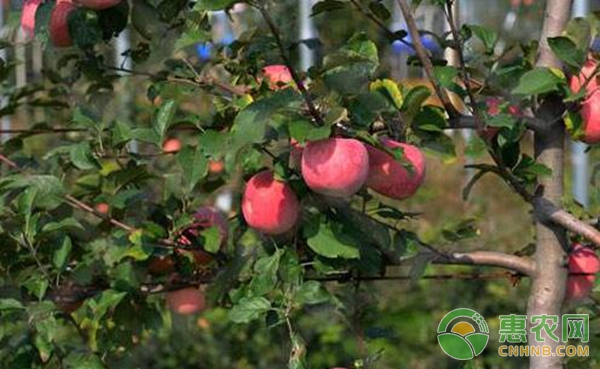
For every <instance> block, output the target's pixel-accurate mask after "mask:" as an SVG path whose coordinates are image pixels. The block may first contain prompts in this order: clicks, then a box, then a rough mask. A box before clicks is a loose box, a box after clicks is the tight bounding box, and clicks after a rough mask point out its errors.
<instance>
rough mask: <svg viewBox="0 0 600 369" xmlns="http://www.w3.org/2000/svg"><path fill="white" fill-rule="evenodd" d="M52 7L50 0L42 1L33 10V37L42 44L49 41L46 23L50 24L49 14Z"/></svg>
mask: <svg viewBox="0 0 600 369" xmlns="http://www.w3.org/2000/svg"><path fill="white" fill-rule="evenodd" d="M53 9H54V3H52V2H50V1H44V2H42V3H41V4H40V5H39V6H38V8H37V11H36V12H35V38H36V39H37V40H38V41H40V42H41V43H42V44H46V43H48V42H49V41H50V32H49V30H48V25H49V24H50V16H51V15H52V10H53Z"/></svg>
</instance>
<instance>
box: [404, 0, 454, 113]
mask: <svg viewBox="0 0 600 369" xmlns="http://www.w3.org/2000/svg"><path fill="white" fill-rule="evenodd" d="M397 1H398V5H399V6H400V10H401V11H402V15H403V16H404V20H405V21H406V27H407V28H408V33H409V34H410V37H411V39H412V42H413V45H414V48H415V52H416V54H417V56H418V57H419V60H421V63H422V64H423V69H424V70H425V74H426V75H427V78H428V79H429V81H430V82H431V85H432V86H433V89H434V90H435V93H436V95H437V96H438V98H439V99H440V101H441V102H442V105H444V109H446V112H447V113H448V115H449V116H450V118H452V117H455V116H457V115H458V113H457V111H456V108H455V107H454V105H452V101H451V100H450V96H449V95H448V92H447V91H446V90H444V89H443V88H442V87H441V86H440V85H439V83H438V82H437V81H436V79H435V77H434V68H433V63H432V62H431V58H430V57H429V55H428V53H427V49H425V47H424V46H423V42H422V41H421V35H420V33H419V28H418V27H417V22H415V18H414V17H413V15H412V12H411V9H410V6H409V5H408V3H407V2H406V0H397Z"/></svg>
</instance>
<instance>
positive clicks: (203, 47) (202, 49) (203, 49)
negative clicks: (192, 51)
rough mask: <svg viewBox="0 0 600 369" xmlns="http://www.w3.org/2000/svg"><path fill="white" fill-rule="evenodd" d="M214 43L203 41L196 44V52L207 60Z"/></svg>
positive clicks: (201, 58) (202, 58)
mask: <svg viewBox="0 0 600 369" xmlns="http://www.w3.org/2000/svg"><path fill="white" fill-rule="evenodd" d="M212 49H213V45H212V42H203V43H199V44H197V45H196V52H197V53H198V57H199V58H200V60H203V61H206V60H209V59H210V54H211V53H212Z"/></svg>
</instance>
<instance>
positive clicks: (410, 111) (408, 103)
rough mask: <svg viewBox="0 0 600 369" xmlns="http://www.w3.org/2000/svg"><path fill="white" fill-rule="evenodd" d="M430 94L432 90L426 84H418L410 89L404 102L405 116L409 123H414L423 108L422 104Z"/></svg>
mask: <svg viewBox="0 0 600 369" xmlns="http://www.w3.org/2000/svg"><path fill="white" fill-rule="evenodd" d="M430 96H431V90H430V89H429V88H427V87H426V86H416V87H413V88H412V89H410V91H408V93H407V94H406V98H405V99H404V103H403V104H402V111H403V112H405V114H404V118H405V120H406V121H407V124H409V125H410V124H412V122H413V120H414V118H415V117H416V116H417V114H418V113H419V111H420V110H421V106H422V105H423V103H425V101H427V99H428V98H429V97H430Z"/></svg>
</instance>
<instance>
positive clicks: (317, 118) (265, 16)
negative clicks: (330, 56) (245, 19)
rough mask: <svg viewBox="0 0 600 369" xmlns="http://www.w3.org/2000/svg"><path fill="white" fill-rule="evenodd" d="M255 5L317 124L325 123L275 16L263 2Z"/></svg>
mask: <svg viewBox="0 0 600 369" xmlns="http://www.w3.org/2000/svg"><path fill="white" fill-rule="evenodd" d="M254 6H255V7H256V8H257V9H258V11H259V12H260V14H261V15H262V17H263V19H264V20H265V22H266V23H267V26H268V27H269V30H270V31H271V34H272V35H273V37H274V38H275V43H276V44H277V48H278V49H279V53H280V54H281V57H282V58H283V63H284V64H285V66H286V67H287V69H288V70H289V71H290V74H291V75H292V79H293V80H294V83H295V84H296V86H297V87H298V91H300V94H301V95H302V98H303V99H304V101H305V102H306V106H307V108H308V111H309V113H310V115H311V116H312V117H313V119H314V120H315V122H316V124H317V125H319V126H323V125H325V122H324V121H323V117H321V114H320V113H319V111H318V110H317V108H316V106H315V103H314V101H313V99H312V97H311V96H310V94H309V93H308V90H307V89H306V86H304V82H302V78H300V75H299V74H298V72H297V71H296V68H294V65H293V64H292V61H291V60H290V57H289V56H288V53H287V52H286V50H285V46H284V45H283V40H281V36H280V32H279V29H278V28H277V25H275V22H274V21H273V18H271V15H269V12H267V9H265V7H264V5H263V4H254Z"/></svg>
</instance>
